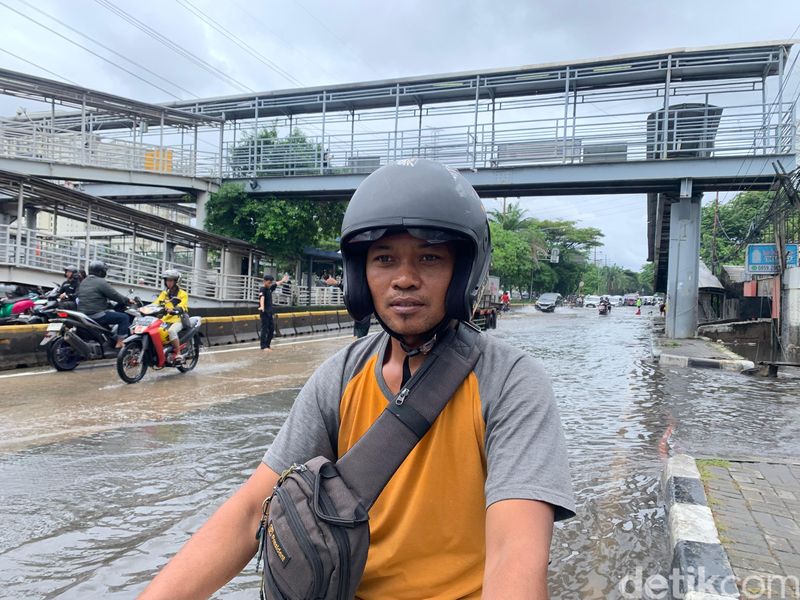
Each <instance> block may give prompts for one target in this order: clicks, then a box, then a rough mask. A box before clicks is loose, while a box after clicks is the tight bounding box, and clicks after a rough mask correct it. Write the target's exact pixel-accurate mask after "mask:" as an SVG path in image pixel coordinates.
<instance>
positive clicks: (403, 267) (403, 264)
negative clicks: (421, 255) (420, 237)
mask: <svg viewBox="0 0 800 600" xmlns="http://www.w3.org/2000/svg"><path fill="white" fill-rule="evenodd" d="M392 287H394V288H398V289H403V290H406V289H409V288H417V287H419V270H418V268H417V263H416V262H415V261H413V260H402V261H400V264H399V265H398V268H397V271H396V272H395V277H394V279H393V280H392Z"/></svg>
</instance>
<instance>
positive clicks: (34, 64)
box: [0, 48, 78, 85]
mask: <svg viewBox="0 0 800 600" xmlns="http://www.w3.org/2000/svg"><path fill="white" fill-rule="evenodd" d="M0 52H5V53H6V54H8V55H9V56H13V57H14V58H16V59H17V60H21V61H22V62H24V63H28V64H29V65H31V66H33V67H36V68H37V69H41V70H42V71H44V72H45V73H49V74H50V75H53V76H54V77H57V78H58V79H61V80H62V81H66V82H67V83H71V84H72V85H78V84H77V83H75V82H74V81H72V80H71V79H67V78H66V77H64V76H63V75H59V74H58V73H54V72H53V71H51V70H50V69H45V68H44V67H43V66H41V65H37V64H36V63H35V62H32V61H30V60H28V59H27V58H22V57H21V56H19V55H17V54H14V53H13V52H11V51H10V50H6V49H5V48H0Z"/></svg>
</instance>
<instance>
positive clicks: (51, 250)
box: [0, 225, 343, 306]
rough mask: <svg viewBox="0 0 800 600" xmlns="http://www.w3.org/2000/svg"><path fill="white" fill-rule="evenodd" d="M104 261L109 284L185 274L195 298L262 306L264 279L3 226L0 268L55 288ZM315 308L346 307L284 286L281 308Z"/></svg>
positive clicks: (156, 284)
mask: <svg viewBox="0 0 800 600" xmlns="http://www.w3.org/2000/svg"><path fill="white" fill-rule="evenodd" d="M92 260H102V261H103V262H105V263H106V265H107V266H108V275H107V276H106V277H107V279H108V280H109V281H110V282H111V283H115V284H119V285H123V286H125V285H130V286H133V285H136V286H140V287H151V288H154V289H158V288H160V287H161V285H162V282H161V277H162V273H164V271H165V270H167V269H177V270H178V271H180V272H181V274H182V277H181V286H182V287H183V288H184V289H186V291H187V292H188V293H189V294H191V295H193V296H199V297H202V298H207V299H212V300H220V301H244V302H258V290H259V288H260V287H261V285H262V280H261V279H260V278H259V277H251V276H248V275H235V274H228V273H222V272H220V270H219V269H195V268H193V267H192V266H189V265H185V264H181V263H176V262H173V261H168V260H164V259H162V258H154V257H152V256H147V255H143V254H134V253H132V252H124V251H120V250H115V249H113V248H110V247H109V246H108V245H106V244H101V243H97V242H91V241H90V242H89V246H88V249H87V246H86V240H85V239H75V238H67V237H53V236H42V235H40V234H38V233H37V232H36V230H32V229H22V230H21V231H19V230H17V228H16V226H15V225H0V266H13V267H18V268H24V269H32V270H35V271H42V272H45V273H52V275H53V283H54V284H56V283H60V281H61V280H62V275H61V274H62V273H63V270H64V267H65V266H67V265H75V266H78V267H82V268H85V267H86V265H87V264H88V262H89V261H92ZM309 299H310V300H311V303H312V304H325V305H341V304H343V301H342V297H341V291H340V290H339V289H338V288H331V287H330V286H324V287H312V288H311V290H310V291H309V289H308V288H307V287H304V286H294V285H288V284H287V285H283V286H281V287H280V289H279V290H276V293H275V295H274V296H273V300H274V302H275V303H276V304H278V305H282V306H294V305H306V304H308V302H309Z"/></svg>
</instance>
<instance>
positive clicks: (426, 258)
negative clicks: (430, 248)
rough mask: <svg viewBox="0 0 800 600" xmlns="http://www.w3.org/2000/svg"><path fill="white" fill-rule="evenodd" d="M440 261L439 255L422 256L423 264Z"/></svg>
mask: <svg viewBox="0 0 800 600" xmlns="http://www.w3.org/2000/svg"><path fill="white" fill-rule="evenodd" d="M440 259H441V257H440V256H439V255H438V254H425V255H423V256H422V260H423V262H434V261H437V260H440Z"/></svg>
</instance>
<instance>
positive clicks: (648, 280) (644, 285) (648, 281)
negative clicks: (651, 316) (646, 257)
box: [636, 262, 655, 296]
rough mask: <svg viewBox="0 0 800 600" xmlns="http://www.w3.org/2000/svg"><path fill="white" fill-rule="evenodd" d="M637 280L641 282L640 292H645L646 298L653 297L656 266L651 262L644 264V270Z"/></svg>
mask: <svg viewBox="0 0 800 600" xmlns="http://www.w3.org/2000/svg"><path fill="white" fill-rule="evenodd" d="M636 278H637V279H638V282H639V291H644V294H645V295H646V296H652V295H653V286H654V285H655V265H654V264H653V263H651V262H649V263H645V264H643V265H642V270H641V271H639V273H638V274H637V276H636Z"/></svg>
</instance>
